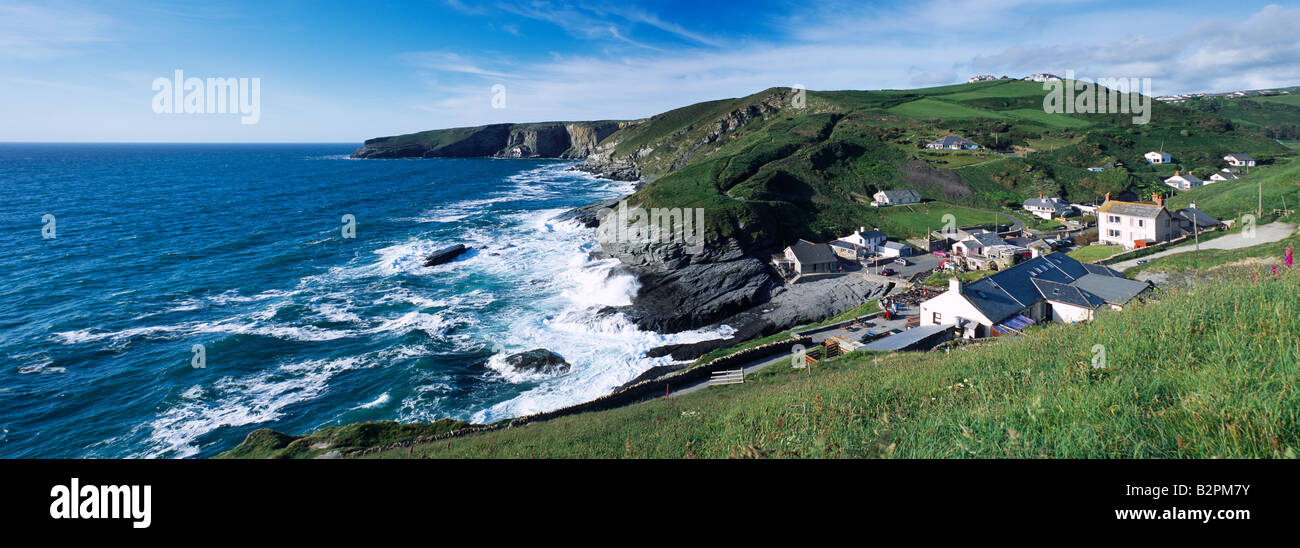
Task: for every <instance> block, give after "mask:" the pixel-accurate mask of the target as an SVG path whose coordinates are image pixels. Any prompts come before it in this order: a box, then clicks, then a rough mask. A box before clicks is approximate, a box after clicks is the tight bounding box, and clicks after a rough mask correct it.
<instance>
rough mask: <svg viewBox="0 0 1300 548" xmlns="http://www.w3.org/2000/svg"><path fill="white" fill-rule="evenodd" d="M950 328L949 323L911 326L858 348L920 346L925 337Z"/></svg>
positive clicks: (906, 347) (899, 348)
mask: <svg viewBox="0 0 1300 548" xmlns="http://www.w3.org/2000/svg"><path fill="white" fill-rule="evenodd" d="M951 328H952V326H951V325H927V326H924V327H913V328H911V329H908V330H907V331H904V332H902V333H895V334H893V335H890V336H888V337H882V338H879V339H876V340H874V341H871V342H869V343H867V344H866V346H863V347H862V348H859V349H858V350H907V349H909V348H913V347H916V346H920V345H921V344H922V343H924V342H925V341H926V339H929V338H930V337H933V336H935V335H938V334H940V333H943V332H944V331H947V330H949V329H951Z"/></svg>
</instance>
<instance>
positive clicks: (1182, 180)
mask: <svg viewBox="0 0 1300 548" xmlns="http://www.w3.org/2000/svg"><path fill="white" fill-rule="evenodd" d="M1165 184H1167V185H1169V186H1171V187H1174V188H1176V189H1178V190H1191V189H1193V188H1196V187H1198V186H1201V185H1203V184H1205V181H1202V180H1200V179H1199V178H1197V177H1196V176H1195V175H1192V174H1191V173H1188V174H1186V175H1183V174H1182V173H1175V174H1174V176H1173V177H1170V178H1168V179H1165Z"/></svg>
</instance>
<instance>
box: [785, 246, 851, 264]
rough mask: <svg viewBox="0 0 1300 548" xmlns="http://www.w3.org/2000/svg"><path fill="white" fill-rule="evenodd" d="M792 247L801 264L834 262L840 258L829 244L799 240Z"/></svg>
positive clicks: (796, 258)
mask: <svg viewBox="0 0 1300 548" xmlns="http://www.w3.org/2000/svg"><path fill="white" fill-rule="evenodd" d="M790 249H791V250H792V251H793V252H794V258H795V260H797V261H799V264H821V263H833V262H836V261H838V260H839V259H837V258H836V257H835V252H834V251H831V246H830V245H828V244H814V243H812V242H808V241H804V240H799V242H798V243H796V244H794V245H792V246H790Z"/></svg>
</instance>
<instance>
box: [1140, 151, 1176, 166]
mask: <svg viewBox="0 0 1300 548" xmlns="http://www.w3.org/2000/svg"><path fill="white" fill-rule="evenodd" d="M1145 156H1146V159H1147V163H1148V164H1167V163H1170V162H1172V161H1173V158H1172V157H1170V156H1169V153H1167V152H1148V153H1146V155H1145Z"/></svg>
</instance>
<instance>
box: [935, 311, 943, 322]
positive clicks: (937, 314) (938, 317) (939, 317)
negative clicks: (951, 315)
mask: <svg viewBox="0 0 1300 548" xmlns="http://www.w3.org/2000/svg"><path fill="white" fill-rule="evenodd" d="M941 318H943V316H942V315H940V314H939V313H938V312H935V313H934V323H939V320H940V319H941Z"/></svg>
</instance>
